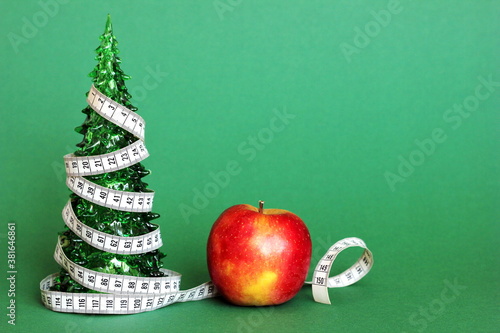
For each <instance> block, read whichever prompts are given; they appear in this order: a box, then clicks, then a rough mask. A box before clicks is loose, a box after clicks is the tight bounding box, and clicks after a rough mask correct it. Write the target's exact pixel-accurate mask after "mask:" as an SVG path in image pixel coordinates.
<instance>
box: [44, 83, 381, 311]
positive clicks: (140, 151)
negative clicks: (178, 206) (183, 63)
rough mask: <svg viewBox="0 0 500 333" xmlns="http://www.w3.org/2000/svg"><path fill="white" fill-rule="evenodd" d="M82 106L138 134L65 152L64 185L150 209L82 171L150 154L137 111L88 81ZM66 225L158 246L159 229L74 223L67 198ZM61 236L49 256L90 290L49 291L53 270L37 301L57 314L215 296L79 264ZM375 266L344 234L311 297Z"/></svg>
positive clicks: (112, 248) (89, 234) (324, 299)
mask: <svg viewBox="0 0 500 333" xmlns="http://www.w3.org/2000/svg"><path fill="white" fill-rule="evenodd" d="M87 103H88V104H89V105H90V106H91V107H92V109H93V110H94V111H95V112H97V113H98V114H99V115H101V116H102V117H104V118H106V119H107V120H109V121H111V122H112V123H114V124H116V125H118V126H120V127H121V128H123V129H125V130H127V131H128V132H130V133H132V134H133V135H134V136H136V137H137V138H138V140H137V141H135V142H134V143H132V144H130V145H129V146H127V147H125V148H122V149H120V150H117V151H115V152H112V153H108V154H103V155H97V156H74V155H73V154H68V155H66V156H64V163H65V168H66V174H67V178H66V184H67V186H68V187H69V188H70V189H71V190H72V191H73V192H74V193H75V194H77V195H78V196H80V197H82V198H83V199H85V200H88V201H90V202H92V203H95V204H97V205H100V206H103V207H107V208H111V209H116V210H121V211H127V212H150V211H151V209H152V206H153V198H154V192H153V191H150V192H129V191H120V190H116V189H111V188H107V187H105V186H101V185H97V184H95V183H93V182H91V181H90V180H88V179H86V178H83V177H84V176H98V175H100V174H103V173H107V172H114V171H118V170H121V169H123V168H126V167H129V166H132V165H134V164H136V163H138V162H140V161H142V160H144V159H145V158H147V157H148V156H149V153H148V151H147V149H146V147H145V144H144V129H145V127H146V126H145V125H146V124H145V122H144V120H143V119H142V118H141V117H140V116H139V115H137V114H136V113H135V112H133V111H131V110H129V109H128V108H126V107H124V106H123V105H120V104H119V103H117V102H116V101H113V100H112V99H110V98H108V97H106V96H105V95H104V94H102V93H101V92H99V91H98V90H97V89H96V88H95V87H94V86H93V85H92V87H91V89H90V91H89V94H88V97H87ZM62 217H63V220H64V222H65V223H66V225H67V226H68V227H69V229H71V230H72V231H73V232H74V233H75V234H76V235H78V236H79V237H80V238H81V239H82V240H83V241H85V242H86V243H88V244H90V245H91V246H93V247H94V248H96V249H99V250H102V251H106V252H110V253H116V254H125V255H130V254H141V253H146V252H149V251H153V250H155V249H158V248H160V247H161V246H162V239H161V234H160V227H159V226H157V228H156V229H155V230H153V231H151V232H149V233H147V234H144V235H140V236H133V237H121V236H116V235H111V234H108V233H105V232H102V231H99V230H96V229H93V228H91V227H89V226H87V225H85V224H84V223H82V222H81V221H79V220H78V218H77V216H76V214H75V212H74V211H73V207H72V204H71V200H70V201H68V203H67V204H66V206H65V207H64V209H63V211H62ZM62 244H64V237H60V238H59V239H58V242H57V245H56V250H55V252H54V259H55V260H56V262H57V263H58V264H60V265H61V266H62V267H63V268H64V269H65V270H66V271H67V272H68V273H69V275H70V276H71V278H72V279H73V280H74V281H76V282H78V283H79V284H81V285H82V286H84V287H86V288H88V289H91V290H93V291H95V292H93V293H71V292H60V291H51V290H50V288H51V287H52V286H53V285H55V283H56V280H57V277H58V276H59V274H58V273H56V274H52V275H49V276H47V277H46V278H45V279H43V280H42V281H41V282H40V291H41V295H42V302H43V304H44V305H45V306H46V307H47V308H49V309H51V310H53V311H59V312H73V313H92V314H129V313H138V312H144V311H151V310H155V309H158V308H161V307H164V306H167V305H170V304H173V303H177V302H187V301H195V300H201V299H205V298H210V297H214V296H217V295H218V293H217V289H216V288H215V286H214V285H213V283H212V282H206V283H204V284H201V285H200V286H197V287H194V288H191V289H188V290H180V284H181V275H180V274H179V273H177V272H174V271H171V270H168V269H160V271H161V272H163V274H164V276H162V277H138V276H129V275H117V274H108V273H103V272H98V271H94V270H91V269H88V268H85V267H82V266H80V265H78V264H76V263H74V262H72V261H71V260H69V259H68V257H67V256H66V255H65V253H64V250H63V245H62ZM353 246H358V247H362V248H364V249H365V251H364V253H363V255H362V256H361V257H360V259H359V260H358V261H357V262H356V263H355V264H354V265H353V266H352V267H351V268H349V269H348V270H346V271H345V272H343V273H342V274H339V275H337V276H334V277H331V278H329V277H328V275H329V273H330V269H331V266H332V264H333V261H334V260H335V258H336V257H337V255H338V254H339V253H340V252H342V251H343V250H345V249H346V248H349V247H353ZM372 265H373V256H372V254H371V252H370V250H368V248H367V247H366V245H365V243H364V242H363V241H362V240H361V239H359V238H354V237H353V238H346V239H343V240H341V241H339V242H337V243H335V244H334V245H333V246H332V247H331V248H330V249H329V250H328V252H327V253H326V254H325V255H324V256H323V258H322V259H321V260H320V262H319V263H318V265H317V267H316V269H315V270H314V273H313V280H312V281H311V282H306V283H308V284H312V290H313V296H314V299H315V300H316V301H317V302H320V303H326V304H330V299H329V295H328V288H334V287H344V286H347V285H350V284H353V283H355V282H356V281H358V280H360V279H361V278H362V277H363V276H365V275H366V274H367V273H368V272H369V270H370V269H371V267H372Z"/></svg>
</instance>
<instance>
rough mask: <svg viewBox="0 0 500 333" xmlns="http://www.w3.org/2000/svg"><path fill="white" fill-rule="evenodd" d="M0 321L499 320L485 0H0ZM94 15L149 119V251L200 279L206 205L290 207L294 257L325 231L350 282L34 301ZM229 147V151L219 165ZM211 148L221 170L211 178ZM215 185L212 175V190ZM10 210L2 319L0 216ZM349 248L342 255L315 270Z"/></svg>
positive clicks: (49, 327)
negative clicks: (274, 291)
mask: <svg viewBox="0 0 500 333" xmlns="http://www.w3.org/2000/svg"><path fill="white" fill-rule="evenodd" d="M0 12H1V13H2V14H1V15H2V19H1V20H0V32H1V39H0V54H1V62H0V73H1V74H2V88H1V90H0V99H1V105H2V111H1V112H2V113H1V116H2V119H1V121H0V137H1V140H2V144H1V145H0V156H1V158H2V160H1V163H0V171H1V175H2V192H1V194H0V195H1V200H0V211H1V212H2V216H1V219H0V228H1V229H0V242H1V250H0V253H2V254H3V255H2V256H0V272H1V273H2V276H4V277H3V278H2V282H1V283H0V305H1V306H0V308H1V309H3V310H1V311H0V318H1V319H0V328H1V330H2V331H4V329H5V328H7V331H9V332H10V331H19V332H56V331H57V332H74V333H76V332H94V331H96V330H97V329H99V330H101V331H112V330H117V331H121V332H138V331H143V330H146V329H147V330H157V331H160V330H162V331H165V332H195V331H203V332H212V331H213V332H267V331H270V332H343V331H351V332H376V331H380V332H493V331H496V329H498V327H499V325H500V320H499V319H500V318H499V301H498V299H499V287H500V285H499V282H498V281H499V278H500V274H499V268H498V267H499V264H500V262H499V259H498V258H499V251H498V239H499V236H500V233H499V223H498V222H499V218H500V211H499V208H498V207H499V199H500V196H499V187H498V183H499V177H498V173H499V171H500V170H499V155H498V151H499V148H500V145H499V135H498V125H499V117H498V108H499V107H500V71H499V64H500V63H499V57H498V52H499V51H500V48H499V40H498V33H499V28H500V27H499V20H498V17H499V14H500V4H499V3H498V1H486V0H476V1H472V0H470V1H460V2H459V1H450V0H443V1H416V0H414V1H411V0H401V1H396V0H391V1H389V0H376V1H359V0H358V1H355V0H351V1H347V0H346V1H340V0H339V1H325V0H322V1H319V0H318V1H273V0H271V1H246V0H220V1H218V0H217V1H212V0H209V1H186V0H184V1H181V0H176V1H173V0H169V1H141V2H139V1H85V2H84V1H76V0H75V1H70V0H65V1H62V0H41V1H31V0H30V1H17V2H13V1H9V2H8V1H1V2H0ZM108 13H110V14H111V15H112V19H113V26H114V33H115V35H116V36H117V38H118V41H119V43H120V44H119V49H120V50H121V53H120V56H121V59H122V69H123V70H124V71H125V73H127V74H129V75H131V76H132V79H131V80H130V81H128V82H127V86H128V87H129V90H130V92H131V93H132V95H133V98H132V102H133V103H134V104H135V105H137V106H138V107H139V111H140V114H141V115H142V116H143V117H144V118H145V120H146V122H147V123H148V128H147V145H148V150H149V151H150V154H151V155H150V157H149V158H148V159H147V160H145V161H144V165H145V166H146V167H147V168H148V169H150V170H151V171H152V174H151V175H150V176H148V177H147V178H146V179H145V180H146V182H148V183H149V184H150V188H152V189H154V190H155V191H156V197H155V206H154V211H155V212H158V213H160V214H161V218H160V219H158V220H156V221H158V223H159V224H160V225H161V228H162V236H163V240H164V246H163V247H162V251H163V252H165V253H167V257H166V258H165V259H164V263H165V267H166V268H169V269H173V270H176V271H179V272H181V273H182V274H183V287H184V288H189V287H193V286H195V285H198V284H200V283H202V282H205V281H207V280H208V279H209V275H208V271H207V268H206V260H205V246H206V240H207V237H208V233H209V230H210V227H211V225H212V223H213V222H214V221H215V219H216V218H217V216H218V215H219V214H220V213H221V212H222V211H223V210H224V209H225V208H227V207H229V206H231V205H234V204H239V203H248V204H254V205H256V204H257V201H258V200H259V199H262V200H265V201H266V206H267V207H268V208H271V207H274V208H282V209H287V210H290V211H292V212H294V213H296V214H297V215H299V216H300V217H301V218H302V219H303V220H304V221H305V222H306V224H307V225H308V227H309V229H310V232H311V236H312V240H313V249H314V250H313V252H314V255H313V263H312V264H311V266H312V267H311V269H312V268H314V265H315V264H316V262H317V260H318V259H319V258H320V257H321V255H322V254H323V253H324V252H325V251H326V250H327V249H328V247H329V246H330V245H332V244H333V243H334V242H335V241H337V240H339V239H341V238H344V237H349V236H357V237H360V238H362V239H363V240H364V241H365V242H366V243H367V245H368V247H369V248H370V249H371V251H372V252H373V254H374V259H375V265H374V267H373V269H372V271H371V272H370V273H369V274H368V276H367V277H365V278H364V279H363V280H361V281H360V282H358V283H357V284H355V285H353V286H351V287H347V288H342V289H338V290H331V291H330V296H331V299H332V303H333V304H332V305H331V306H327V305H323V304H319V303H315V302H314V301H313V299H312V295H311V289H310V288H309V287H304V288H303V290H301V292H300V293H299V294H298V295H297V296H296V297H295V298H294V299H293V300H291V301H290V302H288V303H286V304H284V305H282V306H278V307H271V308H242V307H235V306H231V305H229V304H227V303H225V302H223V301H222V300H220V299H211V300H204V301H200V302H190V303H183V304H174V305H172V306H169V307H166V308H162V309H159V310H157V311H153V312H150V313H142V314H137V315H126V316H113V315H103V316H95V315H76V314H61V313H55V312H52V311H49V310H47V309H45V308H44V307H43V305H42V304H41V301H40V295H39V281H40V280H41V279H42V278H44V277H45V276H46V275H48V274H50V273H53V272H57V271H58V270H59V267H58V265H57V264H56V263H55V261H54V259H53V258H52V255H53V250H54V247H55V243H56V237H57V233H58V232H59V231H61V230H62V229H63V221H62V219H61V210H62V208H63V206H64V204H65V202H66V201H67V199H68V195H69V193H70V192H69V190H68V189H67V187H66V185H65V183H64V179H65V174H64V171H63V164H62V156H63V155H65V154H67V153H69V152H72V151H73V150H74V145H75V144H76V143H78V142H79V141H80V140H81V136H80V135H79V134H77V133H75V132H74V131H73V129H74V127H76V126H78V125H80V124H81V123H82V122H83V120H84V115H83V114H82V113H80V111H81V110H82V109H83V108H84V107H85V105H86V104H85V93H86V92H87V91H88V89H89V87H90V83H91V81H90V79H89V78H88V77H87V74H88V73H89V72H90V71H91V70H92V68H93V67H94V65H95V60H94V56H95V54H94V49H95V48H96V47H97V46H98V43H99V41H98V36H99V35H100V34H101V33H102V32H103V29H104V23H105V20H106V15H107V14H108ZM234 161H235V162H234ZM228 163H229V164H230V165H234V164H235V163H236V164H237V166H238V168H237V169H236V170H237V171H235V172H233V174H232V175H231V176H230V177H229V178H228V180H225V181H220V180H219V183H217V182H216V181H215V180H214V178H217V177H219V178H220V177H222V176H220V175H221V173H223V172H225V170H226V169H227V167H228ZM214 184H215V186H214ZM9 222H12V223H15V225H16V270H17V273H16V295H15V298H14V299H15V301H16V325H15V326H12V325H9V324H8V323H7V320H8V317H7V316H6V314H7V313H8V309H6V307H7V306H8V304H9V302H10V300H11V299H13V297H9V296H8V289H9V288H8V287H9V285H8V283H7V282H8V281H7V280H6V278H7V277H9V274H8V273H7V272H8V270H9V269H8V267H7V259H8V253H7V240H8V237H7V232H8V229H7V224H8V223H9ZM358 255H359V252H356V250H352V251H350V252H347V253H343V254H342V255H341V256H340V258H339V262H338V263H337V262H336V263H335V266H334V268H333V270H334V271H336V272H338V271H341V270H342V269H345V268H347V267H349V265H350V264H351V263H352V262H353V260H354V259H355V258H356V257H357V256H358Z"/></svg>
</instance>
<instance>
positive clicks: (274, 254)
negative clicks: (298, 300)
mask: <svg viewBox="0 0 500 333" xmlns="http://www.w3.org/2000/svg"><path fill="white" fill-rule="evenodd" d="M261 208H262V207H261ZM311 251H312V244H311V237H310V235H309V230H308V229H307V227H306V225H305V224H304V222H303V221H302V220H301V219H300V218H299V217H298V216H297V215H295V214H293V213H291V212H288V211H286V210H280V209H257V208H255V207H253V206H250V205H236V206H232V207H230V208H228V209H227V210H225V211H224V212H223V213H222V214H221V215H220V216H219V218H218V219H217V221H215V223H214V225H213V227H212V230H211V231H210V236H209V238H208V244H207V262H208V270H209V272H210V277H211V279H212V282H213V283H214V285H215V286H216V287H217V289H218V290H219V292H220V293H221V295H222V296H223V297H224V298H225V299H226V300H228V301H229V302H231V303H233V304H236V305H243V306H263V305H276V304H281V303H284V302H286V301H288V300H290V299H291V298H292V297H294V296H295V295H296V294H297V293H298V292H299V290H300V289H301V287H302V286H303V284H304V281H305V279H306V276H307V272H308V270H309V264H310V262H311Z"/></svg>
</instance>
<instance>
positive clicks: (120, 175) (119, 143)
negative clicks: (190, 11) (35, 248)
mask: <svg viewBox="0 0 500 333" xmlns="http://www.w3.org/2000/svg"><path fill="white" fill-rule="evenodd" d="M100 40H101V44H100V45H99V47H98V48H97V49H96V52H97V57H96V60H97V61H98V63H97V66H96V67H95V68H94V70H93V71H92V72H91V73H90V74H89V75H90V77H92V81H93V85H94V87H95V88H96V89H97V90H98V91H99V92H100V93H102V94H103V95H105V96H106V97H107V98H109V99H110V100H113V101H115V102H117V103H119V104H121V105H122V106H124V107H126V108H127V109H129V110H130V111H133V112H135V111H137V108H136V107H134V106H133V105H132V104H131V103H130V101H129V100H130V98H131V96H130V94H129V93H128V91H127V87H126V86H125V80H127V79H129V78H130V77H129V76H128V75H126V74H124V73H123V71H122V70H121V69H120V63H121V60H120V58H119V57H118V56H117V54H118V52H119V51H118V48H117V44H118V42H117V40H116V38H115V36H114V35H113V31H112V25H111V19H110V17H109V15H108V19H107V22H106V28H105V31H104V34H103V35H102V36H101V37H100ZM108 107H109V106H108ZM82 112H83V113H85V114H86V115H87V117H86V119H85V121H84V123H83V124H82V125H81V126H79V127H77V128H76V129H75V130H76V131H77V132H78V133H80V134H82V135H83V140H82V142H81V143H79V144H78V145H77V147H78V149H77V150H76V151H75V153H74V154H73V156H75V157H84V156H102V155H105V154H108V153H112V152H116V151H119V150H120V149H122V150H123V149H124V148H126V147H130V146H131V145H133V144H134V143H137V142H138V138H137V137H136V136H135V135H134V134H132V133H130V132H129V131H127V130H125V129H124V128H122V127H120V126H118V125H116V124H115V123H113V122H111V121H110V120H108V119H106V118H105V117H103V116H102V115H100V114H98V113H97V112H96V111H94V110H93V108H92V107H91V106H87V107H86V108H85V109H84V110H83V111H82ZM135 148H136V151H132V154H138V153H137V149H138V147H135ZM139 148H141V149H145V148H144V146H143V145H141V146H140V147H139ZM110 156H112V157H111V158H112V159H115V163H119V162H120V161H119V160H122V161H121V162H123V160H125V162H127V160H130V159H131V158H132V156H130V154H128V153H127V151H126V150H125V151H124V153H120V156H118V158H117V159H116V158H115V155H110ZM106 158H110V157H109V156H106ZM100 161H101V162H102V158H101V159H100V160H98V159H96V160H95V161H92V160H91V159H89V162H88V163H89V164H91V165H88V164H85V161H84V162H83V164H80V167H81V168H82V169H83V170H85V167H86V166H87V168H88V169H90V167H91V166H97V167H99V165H97V164H98V163H101V162H100ZM106 162H109V160H108V161H106ZM111 162H113V160H111ZM73 163H77V162H73ZM92 163H95V164H94V165H92ZM101 164H102V163H101ZM68 167H71V166H68V165H66V168H67V169H68ZM98 169H99V168H98ZM148 174H149V171H148V170H146V169H145V168H144V167H143V165H142V164H141V163H140V162H139V163H135V164H132V165H130V166H128V167H125V168H122V169H119V170H117V171H113V172H105V173H100V174H95V175H88V176H84V177H82V178H84V179H86V180H88V181H89V182H91V183H94V184H97V185H99V186H102V187H104V188H107V189H112V190H116V191H124V192H136V193H147V192H152V191H150V190H148V189H147V185H148V184H146V183H144V182H143V181H142V178H143V177H145V176H147V175H148ZM85 194H86V195H85V196H82V195H78V194H75V193H73V194H71V196H70V197H71V200H70V205H71V210H72V211H73V212H74V216H75V217H76V219H78V220H79V221H80V222H81V223H82V224H84V225H85V226H87V227H90V228H93V229H95V230H97V231H100V232H102V233H105V234H109V235H115V236H122V237H134V236H139V235H144V234H148V233H151V232H153V231H154V230H156V229H157V228H158V227H157V226H156V225H154V224H152V223H151V221H152V220H154V219H156V218H158V217H159V215H158V214H155V213H151V212H134V211H124V210H121V209H114V208H110V207H109V206H110V205H109V204H108V205H107V206H105V205H104V206H103V205H100V204H97V203H95V202H91V201H89V200H87V196H88V193H85ZM103 195H104V194H103ZM108 195H110V194H108ZM108 199H109V200H112V199H113V198H108ZM109 200H108V201H109ZM120 200H122V198H121V199H120ZM111 202H112V201H111ZM112 203H113V202H112ZM68 209H69V207H68ZM67 229H68V230H66V231H64V232H63V233H62V234H61V236H60V243H61V247H62V249H63V251H64V254H65V255H66V257H67V258H68V259H69V260H70V261H72V262H74V263H75V264H78V265H80V266H82V267H85V268H88V269H91V270H93V271H98V272H104V273H111V274H123V275H133V276H144V277H158V276H163V272H162V271H160V268H161V267H162V263H161V258H162V257H164V255H163V254H162V253H161V252H159V251H158V250H157V249H155V250H152V251H149V252H146V253H137V254H118V253H110V252H107V251H104V250H101V249H97V248H95V247H94V246H92V245H90V244H89V243H87V242H85V241H83V240H82V238H81V237H79V236H78V235H77V234H76V233H75V232H74V231H72V230H70V229H69V228H67ZM156 237H157V238H158V237H159V235H156ZM156 241H157V242H158V239H156ZM101 243H104V242H101ZM110 244H111V245H112V244H115V246H116V244H117V243H116V242H115V243H110ZM125 247H126V245H125ZM122 252H126V251H122ZM51 290H57V291H65V292H89V291H91V292H92V290H90V289H88V288H86V287H84V286H82V285H81V284H80V283H78V282H76V281H75V280H74V279H73V278H72V277H71V276H70V274H69V273H68V272H67V271H66V270H65V269H64V268H63V269H62V270H61V272H60V275H59V277H58V279H57V281H56V283H55V284H54V285H53V286H52V287H51Z"/></svg>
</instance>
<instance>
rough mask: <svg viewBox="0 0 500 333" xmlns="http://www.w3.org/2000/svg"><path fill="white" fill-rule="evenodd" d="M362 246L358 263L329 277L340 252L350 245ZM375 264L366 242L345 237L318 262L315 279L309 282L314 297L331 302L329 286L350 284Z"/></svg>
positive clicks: (320, 300)
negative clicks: (362, 250)
mask: <svg viewBox="0 0 500 333" xmlns="http://www.w3.org/2000/svg"><path fill="white" fill-rule="evenodd" d="M356 246H357V247H361V248H363V249H365V251H364V252H363V254H362V255H361V257H360V258H359V259H358V261H356V263H355V264H354V265H353V266H352V267H351V268H349V269H347V270H346V271H344V272H343V273H341V274H339V275H335V276H333V277H330V278H329V277H328V276H329V275H330V269H331V268H332V264H333V262H334V261H335V259H336V258H337V256H338V255H339V253H340V252H342V251H344V250H345V249H347V248H350V247H356ZM372 266H373V255H372V253H371V251H370V250H369V249H368V248H367V247H366V244H365V242H363V241H362V240H361V239H359V238H356V237H350V238H344V239H342V240H340V241H338V242H337V243H335V244H333V245H332V247H330V249H329V250H328V251H327V252H326V253H325V255H324V256H323V258H321V260H320V261H319V262H318V264H317V265H316V268H315V269H314V273H313V277H312V278H313V280H312V281H311V282H307V283H308V284H312V291H313V297H314V300H315V301H316V302H319V303H324V304H331V302H330V296H329V295H328V288H340V287H346V286H349V285H351V284H353V283H355V282H357V281H359V280H361V279H362V278H363V277H364V276H365V275H366V274H368V272H369V271H370V269H371V268H372Z"/></svg>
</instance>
